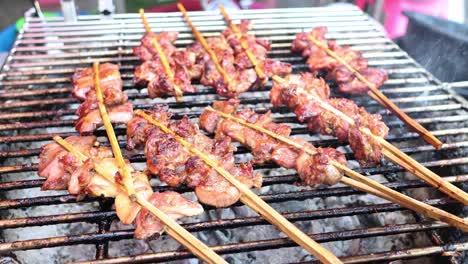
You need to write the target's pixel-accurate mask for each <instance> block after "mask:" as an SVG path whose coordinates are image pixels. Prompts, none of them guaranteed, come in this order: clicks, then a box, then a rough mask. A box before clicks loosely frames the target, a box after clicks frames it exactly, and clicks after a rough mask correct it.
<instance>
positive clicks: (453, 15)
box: [447, 0, 465, 24]
mask: <svg viewBox="0 0 468 264" xmlns="http://www.w3.org/2000/svg"><path fill="white" fill-rule="evenodd" d="M447 9H448V10H447V18H448V20H450V21H453V22H458V23H461V24H463V23H465V1H464V0H450V1H448V3H447Z"/></svg>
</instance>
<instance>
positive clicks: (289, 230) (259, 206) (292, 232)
mask: <svg viewBox="0 0 468 264" xmlns="http://www.w3.org/2000/svg"><path fill="white" fill-rule="evenodd" d="M135 113H136V114H137V115H139V116H141V117H143V118H145V119H146V120H147V121H148V122H150V123H151V124H153V125H155V126H156V127H158V128H159V129H161V131H163V132H164V133H166V134H169V135H171V136H172V137H174V139H175V140H177V142H179V143H180V144H181V145H182V146H184V147H185V148H186V149H188V150H189V151H190V152H192V153H193V154H195V155H197V156H198V157H200V158H202V159H203V161H204V162H205V163H206V164H207V165H208V166H210V167H212V168H213V169H215V170H216V172H218V173H219V174H220V175H221V176H223V177H224V178H225V179H226V180H228V181H229V182H230V183H231V184H232V185H233V186H234V187H236V188H237V189H238V190H239V192H240V193H241V194H242V195H241V197H240V200H241V201H242V202H243V203H244V204H245V205H247V206H249V207H250V208H252V209H253V210H255V211H256V212H257V213H259V214H260V215H261V216H263V217H264V218H265V219H266V220H267V221H269V222H270V223H271V224H273V225H275V226H276V227H278V228H279V229H280V230H281V231H282V232H284V233H285V234H287V235H288V236H289V237H290V238H291V239H292V240H293V241H294V242H296V243H297V244H299V245H300V246H302V247H303V248H305V249H306V250H307V251H309V252H310V253H311V254H313V255H314V256H315V257H317V258H318V259H319V260H320V261H322V262H324V263H341V261H340V260H339V259H338V258H337V257H336V256H335V255H333V254H332V253H331V252H330V251H328V250H327V249H325V248H324V247H322V246H321V245H320V244H318V243H317V242H315V241H314V240H313V239H312V238H310V237H309V236H307V235H306V234H304V233H303V232H302V231H301V230H299V229H298V228H297V227H296V226H295V225H293V224H292V223H291V222H289V221H288V220H287V219H286V218H284V217H283V216H282V215H281V214H280V213H278V212H277V211H275V210H274V209H273V208H272V207H271V206H269V205H268V204H267V203H265V202H264V201H263V200H262V199H260V197H258V196H257V195H256V194H255V193H254V192H252V190H250V189H249V188H247V186H245V185H244V184H242V183H241V182H240V181H238V180H237V179H236V178H235V177H234V176H232V175H231V174H230V173H229V172H228V171H226V170H225V169H224V168H222V167H220V166H219V165H218V163H217V162H216V161H214V160H212V159H211V158H210V157H208V156H207V155H206V154H205V153H203V152H202V151H200V150H198V149H197V148H195V147H194V146H193V145H192V144H191V143H189V142H188V141H186V140H185V139H184V138H182V137H180V136H179V135H177V134H176V133H175V132H174V131H172V130H170V129H169V128H168V127H166V126H165V125H163V124H161V123H160V122H158V121H156V120H154V119H153V118H152V117H151V116H149V115H148V114H146V113H145V112H143V111H140V110H137V111H135Z"/></svg>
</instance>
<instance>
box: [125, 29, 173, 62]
mask: <svg viewBox="0 0 468 264" xmlns="http://www.w3.org/2000/svg"><path fill="white" fill-rule="evenodd" d="M178 34H179V33H177V32H175V31H170V32H161V33H159V34H155V33H146V34H145V35H144V36H143V37H142V38H141V45H140V46H138V47H135V48H133V54H135V56H137V57H139V58H140V59H141V60H142V61H149V60H159V55H158V52H157V50H156V48H155V47H154V44H153V43H154V41H158V42H159V45H160V46H161V49H162V50H163V51H164V54H165V55H166V57H168V58H170V57H171V56H172V54H173V53H174V52H175V51H176V47H175V46H174V44H173V43H174V42H175V41H176V39H177V36H178Z"/></svg>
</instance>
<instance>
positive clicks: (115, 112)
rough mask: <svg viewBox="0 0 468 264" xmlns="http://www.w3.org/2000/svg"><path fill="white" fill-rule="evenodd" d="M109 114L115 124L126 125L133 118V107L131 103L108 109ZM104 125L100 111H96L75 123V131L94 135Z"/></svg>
mask: <svg viewBox="0 0 468 264" xmlns="http://www.w3.org/2000/svg"><path fill="white" fill-rule="evenodd" d="M107 114H108V115H109V119H110V121H111V122H112V123H113V124H125V123H127V122H128V121H130V120H131V119H132V117H133V105H132V104H131V103H129V102H127V103H124V104H121V105H116V106H111V107H108V108H107ZM102 125H103V122H102V118H101V114H100V112H99V109H94V110H92V111H90V112H88V113H86V114H85V115H83V116H80V117H79V118H78V120H76V121H75V129H76V131H78V132H79V133H80V134H89V133H92V132H93V131H94V130H96V129H97V128H99V127H101V126H102Z"/></svg>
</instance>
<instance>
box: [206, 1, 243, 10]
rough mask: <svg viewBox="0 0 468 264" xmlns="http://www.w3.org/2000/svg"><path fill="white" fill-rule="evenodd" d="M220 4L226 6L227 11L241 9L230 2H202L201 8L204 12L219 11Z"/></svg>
mask: <svg viewBox="0 0 468 264" xmlns="http://www.w3.org/2000/svg"><path fill="white" fill-rule="evenodd" d="M219 4H222V5H224V7H225V8H226V9H239V6H238V5H237V4H236V3H235V2H233V1H230V0H213V1H210V0H202V1H201V6H202V7H203V9H204V10H218V9H219V8H218V6H219Z"/></svg>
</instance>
